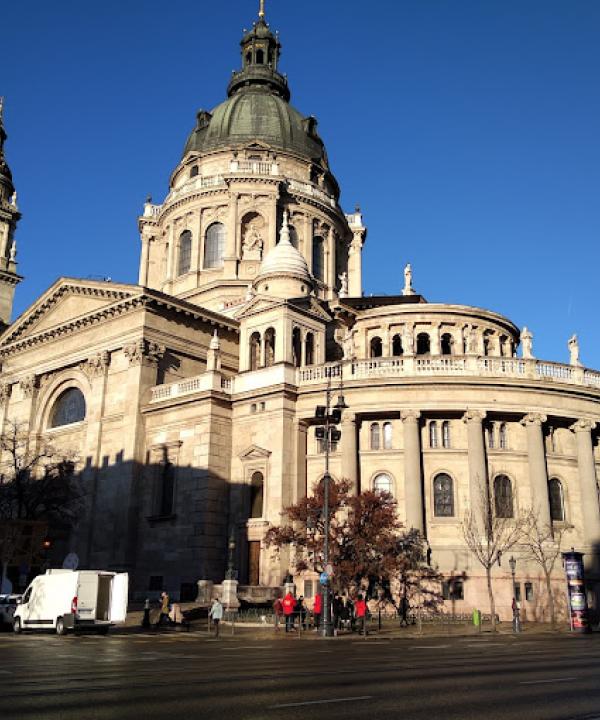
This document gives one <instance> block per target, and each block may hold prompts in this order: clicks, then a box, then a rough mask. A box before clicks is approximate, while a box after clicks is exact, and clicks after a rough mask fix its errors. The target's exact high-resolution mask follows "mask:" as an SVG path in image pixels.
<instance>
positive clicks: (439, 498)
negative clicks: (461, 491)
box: [433, 473, 454, 517]
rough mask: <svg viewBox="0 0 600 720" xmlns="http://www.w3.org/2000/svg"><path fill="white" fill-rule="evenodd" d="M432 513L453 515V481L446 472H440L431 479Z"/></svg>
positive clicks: (442, 515)
mask: <svg viewBox="0 0 600 720" xmlns="http://www.w3.org/2000/svg"><path fill="white" fill-rule="evenodd" d="M433 514H434V515H435V516H436V517H454V483H453V481H452V478H451V477H450V475H447V474H446V473H440V474H439V475H436V476H435V477H434V479H433Z"/></svg>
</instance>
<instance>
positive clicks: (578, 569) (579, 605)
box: [562, 550, 590, 633]
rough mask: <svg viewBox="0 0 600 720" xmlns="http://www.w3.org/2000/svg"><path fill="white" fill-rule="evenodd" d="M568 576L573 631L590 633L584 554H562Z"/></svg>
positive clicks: (573, 552) (572, 552)
mask: <svg viewBox="0 0 600 720" xmlns="http://www.w3.org/2000/svg"><path fill="white" fill-rule="evenodd" d="M562 556H563V562H564V566H565V574H566V576H567V595H568V598H569V611H570V620H571V630H572V631H573V632H581V633H586V632H590V623H589V618H588V606H587V597H586V593H585V575H584V569H583V553H580V552H575V551H574V550H572V551H571V552H566V553H563V554H562Z"/></svg>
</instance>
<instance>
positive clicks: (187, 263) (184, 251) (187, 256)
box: [177, 230, 192, 275]
mask: <svg viewBox="0 0 600 720" xmlns="http://www.w3.org/2000/svg"><path fill="white" fill-rule="evenodd" d="M191 266H192V233H191V232H190V231H189V230H184V231H183V232H182V233H181V235H180V236H179V260H178V262H177V274H178V275H185V273H187V272H189V271H190V267H191Z"/></svg>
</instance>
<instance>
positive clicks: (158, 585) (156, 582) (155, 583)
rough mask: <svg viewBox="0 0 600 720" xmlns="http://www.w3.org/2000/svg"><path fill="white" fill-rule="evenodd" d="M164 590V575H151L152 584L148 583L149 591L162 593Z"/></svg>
mask: <svg viewBox="0 0 600 720" xmlns="http://www.w3.org/2000/svg"><path fill="white" fill-rule="evenodd" d="M162 589H163V576H162V575H150V582H149V583H148V590H152V591H153V592H160V591H161V590H162Z"/></svg>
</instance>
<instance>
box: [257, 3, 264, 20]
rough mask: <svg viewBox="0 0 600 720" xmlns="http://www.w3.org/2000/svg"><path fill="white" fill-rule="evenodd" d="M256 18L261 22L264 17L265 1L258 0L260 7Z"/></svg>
mask: <svg viewBox="0 0 600 720" xmlns="http://www.w3.org/2000/svg"><path fill="white" fill-rule="evenodd" d="M258 17H259V18H260V19H261V20H262V19H264V17H265V0H260V6H259V8H258Z"/></svg>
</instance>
